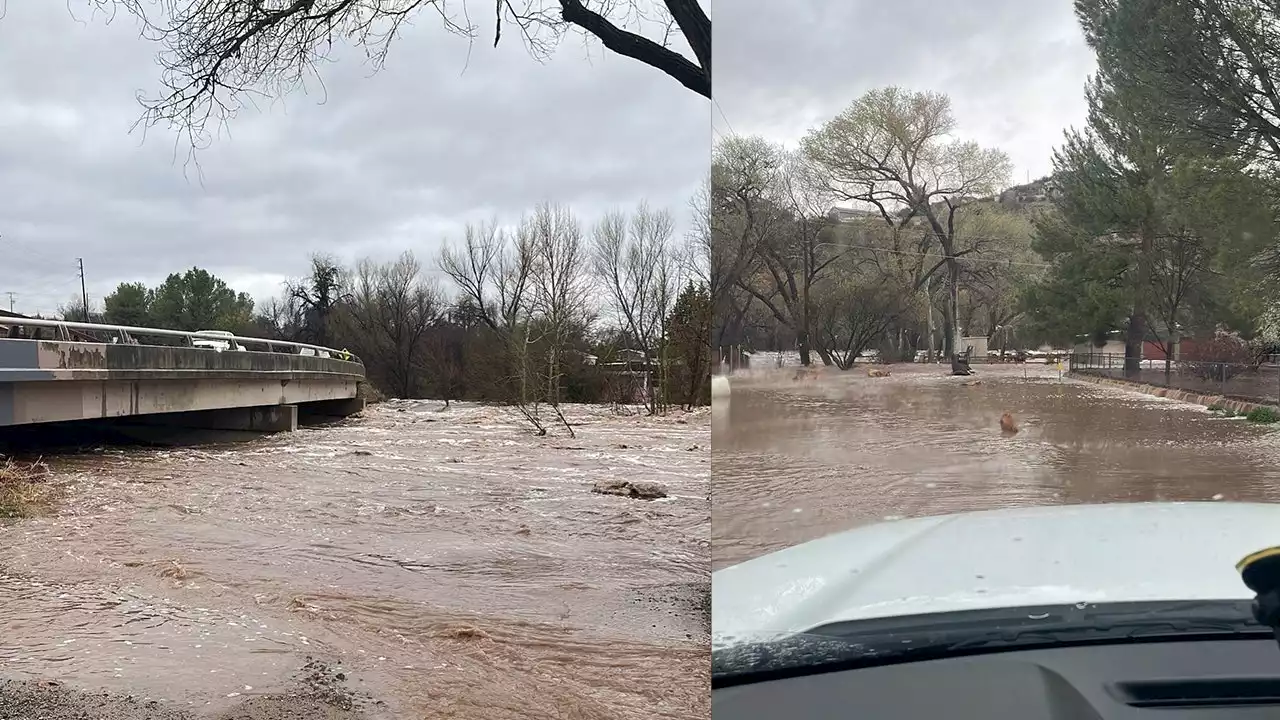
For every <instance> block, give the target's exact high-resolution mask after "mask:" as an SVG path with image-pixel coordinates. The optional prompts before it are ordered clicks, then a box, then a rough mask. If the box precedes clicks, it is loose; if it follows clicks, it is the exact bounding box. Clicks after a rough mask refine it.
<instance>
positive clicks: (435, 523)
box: [0, 401, 711, 720]
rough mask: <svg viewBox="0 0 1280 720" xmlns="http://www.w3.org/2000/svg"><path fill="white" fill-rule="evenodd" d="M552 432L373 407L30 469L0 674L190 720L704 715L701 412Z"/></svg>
mask: <svg viewBox="0 0 1280 720" xmlns="http://www.w3.org/2000/svg"><path fill="white" fill-rule="evenodd" d="M567 414H568V416H569V419H570V421H571V422H574V423H575V426H576V427H575V429H576V431H577V435H578V437H577V438H576V439H573V438H569V437H568V436H567V435H566V434H564V433H563V432H562V431H561V432H560V433H559V434H557V433H555V432H553V434H552V436H551V437H543V438H538V437H533V436H532V433H531V432H529V431H528V430H527V429H526V428H525V427H522V426H521V424H520V422H519V420H518V419H517V418H516V416H514V414H513V413H510V412H508V411H505V410H502V409H498V408H490V407H482V406H477V405H469V404H461V405H455V406H453V407H452V408H450V409H447V410H441V409H440V405H439V403H435V402H426V401H422V402H418V401H414V402H406V401H393V402H389V403H384V404H381V405H377V406H373V407H371V408H370V409H369V410H367V411H366V413H365V416H364V417H363V418H353V419H349V420H347V421H344V422H342V423H340V424H337V425H332V426H327V427H318V428H303V429H302V430H300V431H299V432H297V433H294V434H288V435H278V436H273V437H267V438H260V439H257V440H253V441H251V442H248V443H237V444H222V445H213V446H205V447H201V448H198V449H196V448H182V449H165V450H155V449H137V448H128V449H121V448H115V449H113V448H105V449H99V450H97V451H94V452H91V453H87V454H77V455H72V456H64V457H60V458H56V459H54V460H51V461H49V462H50V465H51V467H52V469H53V470H54V472H55V477H56V482H57V483H59V485H60V486H61V488H62V490H63V495H64V498H63V500H62V502H61V504H60V506H59V507H58V509H57V511H56V512H55V513H54V514H53V515H51V516H49V517H44V518H37V519H30V520H22V521H18V522H15V523H11V524H6V525H0V597H3V598H4V601H3V603H0V624H2V625H3V627H4V633H3V637H2V639H0V676H2V677H3V678H4V679H5V681H6V682H7V681H12V680H20V681H43V682H45V683H46V684H51V683H49V681H55V682H57V683H59V684H60V685H61V686H62V687H64V688H84V689H86V690H88V691H92V692H106V693H110V694H111V696H112V697H119V696H132V699H133V700H136V701H139V702H143V703H144V706H150V707H161V708H170V709H172V710H173V711H175V712H184V713H191V714H192V715H191V716H193V717H205V716H208V717H214V716H218V714H219V713H228V712H231V713H235V712H242V713H247V712H248V710H247V708H251V706H253V705H254V703H259V704H260V703H262V702H264V698H268V699H275V700H279V699H280V698H281V697H287V696H289V695H291V694H292V695H293V696H295V697H301V696H306V698H309V699H307V700H306V701H307V702H312V701H318V702H320V704H321V705H323V706H324V707H323V708H321V710H320V711H319V712H318V714H312V715H310V716H311V717H345V715H343V714H342V713H347V712H359V713H361V714H362V715H363V716H365V717H375V718H376V717H397V718H399V717H433V718H434V717H440V718H448V717H454V718H467V719H468V720H485V719H490V718H493V719H501V720H515V719H516V718H528V719H530V720H537V719H539V718H548V719H549V718H557V719H561V720H564V719H568V718H574V719H581V720H588V719H593V718H600V719H602V720H603V719H605V718H609V719H610V720H612V719H614V718H688V717H698V716H704V717H705V716H707V715H708V714H709V712H710V709H709V707H710V706H709V701H708V697H709V692H710V690H709V681H707V680H705V678H707V677H708V674H709V659H708V650H707V647H708V644H707V643H708V639H707V632H708V630H709V625H710V618H709V604H710V600H709V592H710V569H709V568H710V541H709V528H708V525H709V517H710V507H709V497H710V482H711V478H710V470H711V466H710V439H711V438H710V435H711V428H710V414H709V413H707V412H701V413H688V414H683V413H679V412H676V413H674V414H673V415H671V416H668V417H657V418H646V417H639V416H629V417H619V416H616V415H615V414H613V413H612V412H610V411H609V410H608V409H607V408H597V407H585V406H573V407H571V408H569V409H568V412H567ZM612 478H618V479H643V480H650V481H656V482H658V483H661V484H662V485H664V486H666V488H667V490H668V492H669V494H670V496H669V497H668V498H666V499H662V500H657V501H652V502H648V501H643V500H633V499H629V498H623V497H617V496H613V495H601V494H595V493H593V492H591V487H592V485H593V483H594V482H596V481H598V480H605V479H612ZM23 684H24V685H35V684H36V683H34V682H24V683H23ZM321 685H322V686H324V687H323V688H321V689H317V686H321ZM0 690H3V688H0ZM306 698H304V699H306ZM317 698H318V700H317ZM326 699H327V700H330V701H331V702H328V703H327V704H326V702H325V701H326ZM297 702H299V703H302V702H303V700H298V701H297ZM281 707H285V708H286V709H287V706H281ZM303 707H304V706H303V705H301V704H299V705H298V706H297V707H296V708H295V710H297V711H301V710H302V708H303ZM353 708H354V710H353ZM275 712H282V711H281V710H279V709H278V710H277V711H275ZM306 712H309V713H310V712H315V711H312V710H307V711H306ZM335 713H337V714H335ZM0 716H3V713H0ZM235 716H236V717H241V715H239V714H237V715H235ZM244 716H248V715H244ZM257 716H258V715H254V717H257ZM261 716H262V717H268V716H270V717H276V716H277V715H273V714H271V713H266V714H262V715H261ZM278 716H280V717H286V716H292V715H289V714H280V715H278ZM157 717H160V715H157ZM163 717H170V716H169V715H163ZM182 717H187V715H182Z"/></svg>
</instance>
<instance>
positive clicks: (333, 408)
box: [302, 397, 364, 418]
mask: <svg viewBox="0 0 1280 720" xmlns="http://www.w3.org/2000/svg"><path fill="white" fill-rule="evenodd" d="M363 410H364V398H362V397H353V398H344V399H341V400H318V401H316V402H309V403H307V404H305V405H303V406H302V412H303V414H305V415H311V416H318V417H331V418H344V417H350V416H352V415H355V414H356V413H358V412H361V411H363Z"/></svg>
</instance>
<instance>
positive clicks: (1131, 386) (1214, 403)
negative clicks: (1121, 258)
mask: <svg viewBox="0 0 1280 720" xmlns="http://www.w3.org/2000/svg"><path fill="white" fill-rule="evenodd" d="M1067 377H1070V378H1072V379H1074V380H1083V381H1084V382H1088V383H1093V384H1095V385H1111V386H1114V387H1120V388H1124V389H1125V390H1132V391H1134V392H1140V393H1142V394H1144V395H1151V396H1153V397H1162V398H1168V399H1170V400H1177V401H1179V402H1185V403H1192V404H1193V405H1203V406H1204V407H1220V408H1222V409H1224V410H1230V411H1232V412H1234V413H1239V414H1248V413H1250V412H1252V411H1253V410H1256V409H1259V408H1267V409H1270V410H1276V411H1280V406H1276V405H1268V404H1265V403H1256V402H1250V401H1247V400H1240V399H1238V398H1229V397H1224V396H1222V395H1207V394H1204V393H1197V392H1192V391H1190V390H1181V389H1178V388H1168V387H1162V386H1160V385H1151V384H1149V383H1142V382H1134V381H1133V380H1124V379H1121V378H1113V377H1102V376H1099V375H1090V374H1088V373H1082V372H1078V371H1077V372H1070V373H1067Z"/></svg>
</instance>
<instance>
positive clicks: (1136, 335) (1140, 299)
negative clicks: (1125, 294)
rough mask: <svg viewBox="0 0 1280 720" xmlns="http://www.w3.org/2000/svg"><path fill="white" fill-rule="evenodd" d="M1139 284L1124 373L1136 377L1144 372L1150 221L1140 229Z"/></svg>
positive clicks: (1130, 324)
mask: <svg viewBox="0 0 1280 720" xmlns="http://www.w3.org/2000/svg"><path fill="white" fill-rule="evenodd" d="M1140 234H1141V238H1140V239H1141V242H1140V244H1139V248H1138V272H1137V278H1136V280H1137V285H1136V286H1135V287H1134V289H1133V290H1134V292H1133V312H1131V313H1130V314H1129V328H1128V332H1127V333H1126V334H1125V338H1124V374H1125V377H1129V378H1135V377H1137V376H1139V375H1140V374H1141V373H1142V342H1143V341H1144V340H1146V339H1147V285H1148V283H1149V282H1150V279H1151V251H1152V247H1153V245H1154V244H1155V239H1154V235H1155V230H1154V228H1152V227H1151V225H1150V223H1148V224H1146V225H1144V226H1143V228H1142V229H1141V230H1140Z"/></svg>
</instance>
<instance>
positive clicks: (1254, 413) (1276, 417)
mask: <svg viewBox="0 0 1280 720" xmlns="http://www.w3.org/2000/svg"><path fill="white" fill-rule="evenodd" d="M1245 419H1247V420H1248V421H1249V422H1255V423H1264V424H1267V425H1270V424H1272V423H1278V422H1280V412H1277V411H1276V410H1275V409H1274V408H1269V407H1260V408H1254V409H1253V410H1250V411H1249V414H1248V415H1245Z"/></svg>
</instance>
